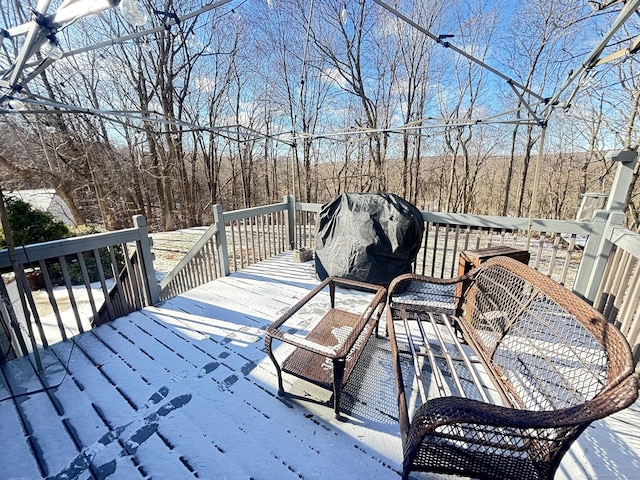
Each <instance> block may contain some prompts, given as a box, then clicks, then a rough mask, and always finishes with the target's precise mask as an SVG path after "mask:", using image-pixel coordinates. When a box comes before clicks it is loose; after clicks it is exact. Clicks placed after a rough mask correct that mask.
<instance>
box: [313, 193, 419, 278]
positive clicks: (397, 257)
mask: <svg viewBox="0 0 640 480" xmlns="http://www.w3.org/2000/svg"><path fill="white" fill-rule="evenodd" d="M423 231H424V224H423V221H422V214H421V213H420V211H419V210H418V209H417V208H416V207H415V206H414V205H412V204H411V203H409V202H407V201H406V200H404V199H403V198H401V197H399V196H397V195H394V194H391V193H380V194H370V193H344V194H342V195H340V196H339V197H336V198H334V199H333V200H331V201H330V202H329V203H326V204H325V205H323V206H322V210H321V211H320V218H319V220H318V229H317V232H316V255H315V262H316V273H317V275H318V277H319V278H320V280H324V279H325V278H327V277H329V276H338V277H344V278H349V279H352V280H359V281H361V282H367V283H374V284H376V285H383V286H388V285H389V283H391V280H393V279H394V278H395V277H396V276H397V275H400V274H402V273H408V272H410V271H411V264H412V263H413V262H415V260H416V256H417V255H418V250H419V249H420V244H421V242H422V234H423Z"/></svg>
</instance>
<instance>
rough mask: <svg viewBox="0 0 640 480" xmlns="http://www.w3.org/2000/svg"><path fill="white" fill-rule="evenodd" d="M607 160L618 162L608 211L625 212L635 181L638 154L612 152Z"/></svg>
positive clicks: (608, 202) (624, 151)
mask: <svg viewBox="0 0 640 480" xmlns="http://www.w3.org/2000/svg"><path fill="white" fill-rule="evenodd" d="M607 159H608V160H611V161H614V162H618V167H617V169H616V176H615V178H614V179H613V184H612V185H611V192H610V193H609V198H608V199H607V206H606V207H605V209H606V210H618V211H621V212H623V211H624V210H625V208H626V206H627V199H628V198H629V187H630V186H631V182H632V181H633V171H634V170H635V167H636V163H637V161H638V152H634V151H632V150H619V151H616V152H610V153H609V154H608V155H607Z"/></svg>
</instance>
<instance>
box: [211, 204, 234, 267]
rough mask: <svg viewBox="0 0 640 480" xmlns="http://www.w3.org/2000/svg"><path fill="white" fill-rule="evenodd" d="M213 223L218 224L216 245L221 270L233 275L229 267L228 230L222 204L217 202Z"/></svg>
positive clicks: (214, 208)
mask: <svg viewBox="0 0 640 480" xmlns="http://www.w3.org/2000/svg"><path fill="white" fill-rule="evenodd" d="M213 223H215V224H216V225H218V234H217V235H216V246H217V248H218V260H219V262H220V272H221V273H222V274H223V275H224V276H225V277H227V276H229V275H231V270H230V268H229V250H228V249H227V230H226V228H225V225H224V217H223V214H222V205H220V204H219V203H216V204H215V205H214V206H213Z"/></svg>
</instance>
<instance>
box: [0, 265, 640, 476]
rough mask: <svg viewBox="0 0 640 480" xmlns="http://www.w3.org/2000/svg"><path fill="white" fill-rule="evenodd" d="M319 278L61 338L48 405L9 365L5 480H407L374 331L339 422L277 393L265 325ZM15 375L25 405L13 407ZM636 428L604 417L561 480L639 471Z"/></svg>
mask: <svg viewBox="0 0 640 480" xmlns="http://www.w3.org/2000/svg"><path fill="white" fill-rule="evenodd" d="M317 283H318V282H317V280H316V278H315V272H314V269H313V264H312V263H311V262H308V263H304V264H300V263H296V262H294V261H293V260H292V256H291V255H290V254H284V255H280V256H278V257H275V258H272V259H269V260H266V261H263V262H260V263H258V264H256V265H252V266H250V267H247V268H246V269H244V270H242V271H240V272H236V273H234V274H232V275H231V276H229V277H226V278H223V279H219V280H215V281H213V282H210V283H208V284H206V285H203V286H202V287H200V288H198V289H195V290H192V291H190V292H186V293H184V294H182V295H179V296H178V297H175V298H173V299H170V300H167V301H165V302H162V303H161V304H159V305H156V306H154V307H148V308H145V309H143V310H142V311H140V312H135V313H132V314H130V315H128V316H126V317H123V318H119V319H117V320H115V321H113V322H111V323H109V324H106V325H102V326H100V327H98V328H96V329H93V330H92V331H89V332H85V333H84V334H81V335H78V336H77V337H75V338H74V340H73V341H66V342H61V343H57V344H55V345H53V346H52V347H50V348H49V349H45V350H43V352H42V358H43V364H44V365H45V367H46V368H45V372H44V374H43V375H42V378H43V381H44V382H46V384H47V385H50V386H51V385H57V384H58V383H59V384H60V385H59V386H57V387H55V388H51V389H50V391H49V396H48V395H47V394H46V393H45V392H39V393H30V392H36V391H38V390H41V387H42V384H41V383H40V381H39V380H38V378H37V377H36V376H35V375H34V374H33V367H32V365H31V363H30V362H29V361H28V359H26V358H23V359H18V360H15V361H12V362H9V364H7V365H4V366H3V367H2V372H3V375H2V376H0V396H1V397H0V398H1V399H3V400H2V401H0V425H1V426H2V431H3V434H2V436H0V465H2V466H3V467H2V468H3V469H2V471H1V472H0V477H2V478H40V476H42V475H43V474H48V475H50V476H51V477H52V478H59V479H62V478H83V479H84V478H100V479H102V478H104V479H106V478H127V479H129V478H132V479H135V478H151V477H152V478H154V479H164V478H166V479H176V478H200V479H218V478H230V479H250V478H255V479H258V478H260V479H262V478H267V479H270V478H278V479H292V480H293V479H298V480H299V479H307V480H309V479H325V478H336V479H337V478H356V479H357V478H363V479H367V480H369V479H372V480H373V479H397V478H399V469H400V464H401V458H402V453H401V445H400V434H399V427H398V423H397V404H396V398H395V390H394V388H395V387H394V379H393V372H392V369H391V356H390V352H389V342H388V340H387V339H386V338H384V337H382V338H375V336H372V338H371V340H370V341H369V343H368V344H367V345H366V347H365V351H364V352H363V353H362V355H361V357H360V358H361V361H360V362H359V363H358V366H357V367H356V369H355V370H354V372H353V374H352V376H351V379H350V381H349V383H348V385H347V386H346V388H345V390H344V392H343V397H342V402H341V404H342V408H343V410H344V411H345V418H346V420H345V421H342V422H341V421H337V420H335V418H334V416H333V409H332V408H331V406H330V405H328V404H327V403H326V402H327V401H328V400H329V398H330V392H328V391H326V390H322V389H320V388H319V387H317V386H315V385H312V384H310V383H308V382H305V381H303V380H300V379H297V378H294V377H292V376H289V375H285V376H284V381H285V390H286V391H287V392H288V395H286V396H284V397H278V396H277V395H276V391H277V379H276V375H275V369H274V368H273V365H272V364H271V361H270V360H269V359H268V358H267V356H266V354H265V351H264V329H265V328H266V327H267V325H269V323H270V322H272V321H274V320H275V319H276V318H277V317H278V316H279V315H281V314H282V313H284V312H285V311H286V310H287V309H288V308H289V307H291V306H292V305H294V304H295V303H296V302H297V301H298V300H300V299H301V298H302V297H303V296H304V295H305V294H306V293H308V292H309V291H310V290H311V289H312V288H314V287H315V286H316V285H317ZM340 295H341V296H342V297H341V300H342V301H344V302H345V303H346V304H347V305H348V306H349V308H353V309H355V310H357V309H358V308H359V305H361V304H362V301H363V297H362V294H361V292H346V293H345V292H341V293H340ZM317 301H318V302H326V301H327V298H326V295H324V296H323V295H321V296H319V298H318V300H317ZM313 308H315V307H313ZM313 308H311V310H313ZM308 315H309V318H310V317H312V316H313V315H312V313H308ZM303 323H304V322H303ZM307 327H308V326H307V325H306V324H304V325H303V324H302V323H301V326H300V328H307ZM277 348H279V347H278V346H276V350H277ZM280 353H282V352H280ZM5 376H6V378H9V381H10V382H11V388H12V391H13V392H14V393H20V392H22V393H27V395H24V396H21V397H18V398H16V399H15V400H13V399H12V398H11V392H10V391H9V389H8V388H7V385H6V383H5ZM18 409H19V410H18ZM634 409H635V410H634ZM20 412H22V413H23V415H24V418H25V419H27V420H28V422H27V424H26V425H25V426H23V424H22V423H21V419H20V416H19V413H20ZM639 419H640V414H639V413H638V412H637V406H634V407H632V409H628V410H626V411H624V412H621V414H618V415H616V416H613V417H611V418H610V419H607V420H605V421H604V422H606V423H603V422H596V423H594V427H592V428H589V429H588V430H587V432H585V434H584V435H583V436H582V437H581V438H580V439H579V440H578V442H577V443H576V444H575V446H574V447H573V448H572V449H571V451H570V452H569V454H568V455H567V457H566V461H565V462H563V464H562V466H561V468H560V470H559V472H558V475H557V478H584V479H586V478H597V477H604V476H608V477H610V478H613V477H625V476H627V477H628V476H629V475H630V472H637V471H639V470H640V440H639V439H638V436H637V434H635V433H634V432H637V431H638V428H640V420H639ZM603 426H604V427H603ZM610 426H614V427H617V428H618V430H617V431H616V432H613V431H612V430H611V429H610ZM625 426H626V428H627V432H626V433H620V432H621V431H622V430H624V428H625ZM634 435H635V436H634ZM29 438H30V439H31V441H32V445H30V444H29ZM74 442H75V443H74ZM76 443H77V445H76ZM612 448H615V449H619V451H620V452H621V453H622V454H624V455H625V461H624V462H619V461H616V460H615V458H616V457H615V455H614V453H613V452H612ZM36 450H37V451H38V452H40V451H41V452H42V453H37V452H36ZM38 455H40V456H41V459H42V460H41V463H43V464H44V467H40V468H39V467H38ZM41 470H43V471H41ZM412 478H420V479H425V478H434V477H431V476H429V475H427V474H413V475H412ZM440 478H441V477H440Z"/></svg>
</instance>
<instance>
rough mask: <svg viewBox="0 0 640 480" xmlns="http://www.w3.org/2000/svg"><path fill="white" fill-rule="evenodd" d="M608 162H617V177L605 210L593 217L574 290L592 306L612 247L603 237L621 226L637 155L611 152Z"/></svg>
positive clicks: (635, 153)
mask: <svg viewBox="0 0 640 480" xmlns="http://www.w3.org/2000/svg"><path fill="white" fill-rule="evenodd" d="M607 159H608V160H611V161H614V162H618V167H617V169H616V176H615V178H614V180H613V185H612V186H611V192H609V196H608V199H607V205H606V207H605V210H598V211H596V212H595V213H594V215H593V220H592V225H593V227H592V232H591V234H590V235H589V239H588V240H587V244H586V245H585V248H584V253H583V257H582V262H581V263H580V268H579V269H578V274H577V276H576V281H575V283H574V286H573V290H574V292H575V293H577V294H578V295H579V296H581V297H582V298H584V299H585V300H587V301H589V302H591V303H594V302H595V301H596V298H595V296H596V294H597V293H598V287H599V286H600V282H602V277H603V275H604V271H605V268H606V266H607V260H608V258H609V255H610V254H611V250H612V249H613V244H612V243H611V242H610V241H609V239H608V238H606V233H607V232H609V231H610V229H611V228H612V227H615V226H621V225H624V219H625V215H624V209H625V207H626V204H627V200H628V196H629V187H630V186H631V181H632V180H633V171H634V169H635V166H636V163H637V160H638V153H637V152H634V151H632V150H619V151H614V152H610V153H609V154H608V155H607Z"/></svg>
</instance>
